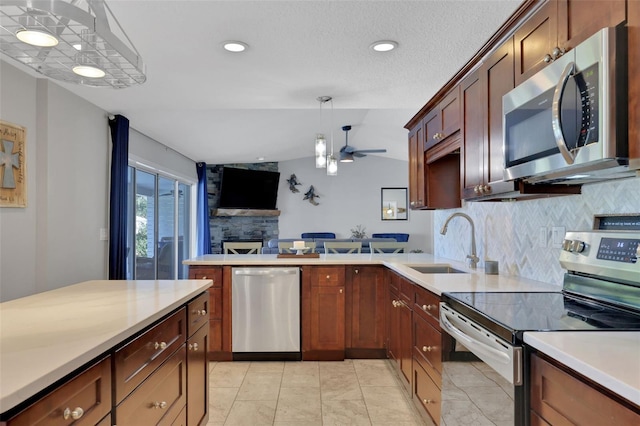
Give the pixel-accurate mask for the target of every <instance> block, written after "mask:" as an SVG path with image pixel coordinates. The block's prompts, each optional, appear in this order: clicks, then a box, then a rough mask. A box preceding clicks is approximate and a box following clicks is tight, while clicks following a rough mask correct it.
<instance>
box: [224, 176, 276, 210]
mask: <svg viewBox="0 0 640 426" xmlns="http://www.w3.org/2000/svg"><path fill="white" fill-rule="evenodd" d="M279 182H280V173H278V172H269V171H265V170H247V169H236V168H233V167H223V170H222V181H221V183H220V203H219V207H220V208H222V209H264V210H274V209H275V208H276V202H277V200H278V183H279Z"/></svg>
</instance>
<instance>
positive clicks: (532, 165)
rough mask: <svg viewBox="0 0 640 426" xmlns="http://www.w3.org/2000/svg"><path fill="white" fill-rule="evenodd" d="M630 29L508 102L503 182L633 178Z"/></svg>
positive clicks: (569, 56)
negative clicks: (629, 137) (629, 116)
mask: <svg viewBox="0 0 640 426" xmlns="http://www.w3.org/2000/svg"><path fill="white" fill-rule="evenodd" d="M625 48H626V42H625V33H624V28H621V27H618V28H604V29H602V30H600V31H598V32H597V33H596V34H594V35H593V36H591V37H589V38H588V39H587V40H585V41H584V42H582V43H580V44H579V45H578V46H576V47H575V48H574V49H571V50H570V51H568V52H566V53H565V54H564V55H562V56H560V57H559V58H558V59H556V60H555V61H554V62H552V63H551V64H549V65H548V66H546V67H545V68H544V69H543V70H541V71H539V72H538V73H537V74H535V75H534V76H532V77H531V78H529V79H528V80H526V81H525V82H523V83H522V84H520V85H519V86H518V87H516V88H515V89H513V90H511V91H510V92H509V93H507V94H506V95H505V96H504V97H503V99H502V106H503V130H504V133H503V134H504V145H503V149H504V159H505V172H504V177H505V180H514V179H522V180H523V181H525V182H528V183H541V182H547V183H570V182H574V183H586V182H592V181H598V180H603V179H611V178H619V177H626V176H632V175H634V174H635V172H634V171H632V170H629V167H628V164H629V158H628V140H627V135H628V130H627V108H628V107H627V104H628V100H627V77H626V76H627V71H626V70H627V62H626V50H625Z"/></svg>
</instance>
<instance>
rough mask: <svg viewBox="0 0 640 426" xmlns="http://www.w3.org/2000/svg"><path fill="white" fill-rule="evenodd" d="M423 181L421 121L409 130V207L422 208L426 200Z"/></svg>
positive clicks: (422, 134)
mask: <svg viewBox="0 0 640 426" xmlns="http://www.w3.org/2000/svg"><path fill="white" fill-rule="evenodd" d="M425 189H426V186H425V182H424V130H423V128H422V122H418V124H417V125H416V126H415V127H414V128H413V129H411V130H410V131H409V207H410V208H411V209H412V210H416V209H422V208H424V206H425V203H426V202H427V196H426V194H425Z"/></svg>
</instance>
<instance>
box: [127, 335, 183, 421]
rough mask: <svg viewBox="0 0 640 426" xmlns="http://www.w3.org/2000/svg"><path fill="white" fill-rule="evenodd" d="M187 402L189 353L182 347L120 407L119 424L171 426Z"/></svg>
mask: <svg viewBox="0 0 640 426" xmlns="http://www.w3.org/2000/svg"><path fill="white" fill-rule="evenodd" d="M186 401H187V399H186V350H185V346H184V345H182V347H181V348H180V349H179V350H178V351H177V352H175V353H174V354H173V355H172V356H171V357H170V358H169V359H167V360H166V361H165V362H164V364H162V365H161V366H160V368H158V370H157V371H155V372H154V373H153V374H152V375H151V376H149V377H148V378H147V379H146V380H145V381H143V382H142V384H141V385H140V387H138V388H137V389H136V390H135V391H134V392H133V393H131V395H129V396H128V397H127V398H125V400H124V401H122V403H121V404H120V405H118V406H117V407H116V409H115V420H116V424H117V425H118V426H127V425H132V426H138V425H163V424H166V425H170V424H172V422H173V421H174V420H175V419H176V417H177V416H178V415H179V414H180V412H181V411H182V410H183V408H184V407H185V404H186Z"/></svg>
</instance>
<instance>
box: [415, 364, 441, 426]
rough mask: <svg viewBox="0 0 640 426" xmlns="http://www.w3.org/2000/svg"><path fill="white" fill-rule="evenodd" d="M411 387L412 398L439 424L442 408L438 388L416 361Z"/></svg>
mask: <svg viewBox="0 0 640 426" xmlns="http://www.w3.org/2000/svg"><path fill="white" fill-rule="evenodd" d="M413 387H414V391H413V394H414V398H415V399H416V400H417V401H418V402H419V403H420V405H421V406H422V407H423V408H424V409H425V410H427V412H428V413H429V415H430V416H431V418H432V419H433V420H434V422H435V423H436V424H440V410H441V408H442V401H441V398H440V395H441V392H440V388H438V386H436V384H435V383H434V382H433V380H431V377H429V375H428V374H427V373H426V372H425V371H424V370H423V369H422V367H420V365H419V364H417V363H414V364H413Z"/></svg>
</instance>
